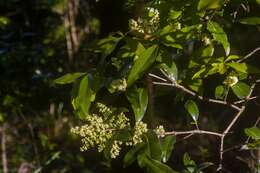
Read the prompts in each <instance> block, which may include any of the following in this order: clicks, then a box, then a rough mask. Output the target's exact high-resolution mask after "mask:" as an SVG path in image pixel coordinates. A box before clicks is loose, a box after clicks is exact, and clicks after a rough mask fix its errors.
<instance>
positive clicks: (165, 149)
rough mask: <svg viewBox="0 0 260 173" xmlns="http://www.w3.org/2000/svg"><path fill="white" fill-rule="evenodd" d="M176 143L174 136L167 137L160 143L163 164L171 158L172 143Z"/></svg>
mask: <svg viewBox="0 0 260 173" xmlns="http://www.w3.org/2000/svg"><path fill="white" fill-rule="evenodd" d="M175 142H176V138H175V137H174V136H167V137H165V138H164V139H163V142H162V161H163V162H164V163H165V162H167V161H168V159H169V158H170V156H171V153H172V150H173V147H174V143H175Z"/></svg>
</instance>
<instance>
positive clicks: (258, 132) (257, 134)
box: [245, 127, 260, 140]
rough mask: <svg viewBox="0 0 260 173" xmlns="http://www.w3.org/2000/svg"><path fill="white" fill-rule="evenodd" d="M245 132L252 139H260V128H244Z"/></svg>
mask: <svg viewBox="0 0 260 173" xmlns="http://www.w3.org/2000/svg"><path fill="white" fill-rule="evenodd" d="M245 133H246V135H247V136H249V137H250V138H252V139H254V140H260V129H259V128H257V127H251V128H246V129H245Z"/></svg>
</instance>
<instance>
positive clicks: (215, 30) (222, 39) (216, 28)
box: [207, 21, 230, 56]
mask: <svg viewBox="0 0 260 173" xmlns="http://www.w3.org/2000/svg"><path fill="white" fill-rule="evenodd" d="M207 29H208V30H209V31H210V32H211V34H212V36H213V38H214V39H215V40H216V41H217V42H219V43H220V44H222V46H223V47H224V49H225V52H226V56H228V55H229V53H230V44H229V42H228V38H227V35H226V33H225V31H224V30H223V29H222V27H221V26H220V25H219V24H218V23H216V22H213V21H209V22H208V26H207Z"/></svg>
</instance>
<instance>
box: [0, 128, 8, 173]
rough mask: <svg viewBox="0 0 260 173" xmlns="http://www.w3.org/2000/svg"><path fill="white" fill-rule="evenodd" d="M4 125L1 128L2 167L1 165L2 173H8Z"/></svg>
mask: <svg viewBox="0 0 260 173" xmlns="http://www.w3.org/2000/svg"><path fill="white" fill-rule="evenodd" d="M5 128H6V127H5V124H4V125H3V127H2V130H1V131H2V140H1V148H2V165H3V173H8V163H7V156H6V155H7V154H6V133H5Z"/></svg>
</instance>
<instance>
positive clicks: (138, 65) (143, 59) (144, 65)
mask: <svg viewBox="0 0 260 173" xmlns="http://www.w3.org/2000/svg"><path fill="white" fill-rule="evenodd" d="M157 52H158V46H157V45H154V46H151V47H149V48H148V49H146V50H145V51H143V52H142V53H141V54H140V56H139V58H138V59H137V60H136V61H135V62H134V65H133V67H132V69H131V70H130V73H129V76H128V79H127V84H128V86H130V85H132V84H133V83H134V82H135V81H136V80H137V79H139V78H140V77H141V76H142V75H143V73H144V72H145V71H146V70H147V69H148V68H149V67H150V66H151V65H152V64H153V62H154V61H155V59H156V56H157Z"/></svg>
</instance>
